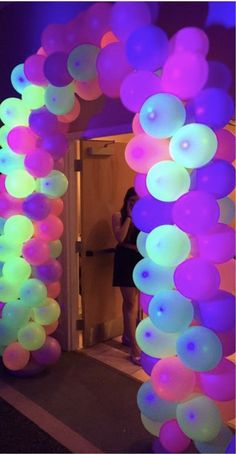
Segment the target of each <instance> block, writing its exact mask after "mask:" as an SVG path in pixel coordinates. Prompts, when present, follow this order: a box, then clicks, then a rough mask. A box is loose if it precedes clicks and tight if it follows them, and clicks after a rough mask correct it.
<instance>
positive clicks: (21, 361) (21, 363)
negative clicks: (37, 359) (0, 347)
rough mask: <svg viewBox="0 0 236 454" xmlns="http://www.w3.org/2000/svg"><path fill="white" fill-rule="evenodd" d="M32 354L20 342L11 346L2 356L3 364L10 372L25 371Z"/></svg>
mask: <svg viewBox="0 0 236 454" xmlns="http://www.w3.org/2000/svg"><path fill="white" fill-rule="evenodd" d="M29 359H30V352H29V351H28V350H26V349H25V348H23V347H22V345H20V344H19V342H12V343H11V344H9V345H8V346H7V347H6V348H5V350H4V352H3V355H2V360H3V364H4V365H5V366H6V367H7V369H10V370H20V369H23V368H24V367H25V366H26V365H27V364H28V362H29Z"/></svg>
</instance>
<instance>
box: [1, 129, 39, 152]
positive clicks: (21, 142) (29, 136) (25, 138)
mask: <svg viewBox="0 0 236 454" xmlns="http://www.w3.org/2000/svg"><path fill="white" fill-rule="evenodd" d="M36 141H37V136H36V135H35V134H34V132H33V131H32V129H30V128H28V127H27V126H16V127H15V128H13V129H11V130H10V131H9V133H8V136H7V142H8V145H9V147H10V148H11V149H12V150H13V151H14V152H15V153H19V154H27V153H32V152H33V151H34V149H35V146H36Z"/></svg>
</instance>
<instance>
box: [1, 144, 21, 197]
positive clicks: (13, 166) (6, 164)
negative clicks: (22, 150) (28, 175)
mask: <svg viewBox="0 0 236 454" xmlns="http://www.w3.org/2000/svg"><path fill="white" fill-rule="evenodd" d="M18 169H24V157H23V156H20V155H17V154H16V153H14V152H13V151H11V150H10V149H9V148H2V149H1V153H0V172H2V173H3V174H5V175H9V174H10V173H11V172H12V171H13V170H18ZM4 186H5V182H4ZM5 191H6V188H5Z"/></svg>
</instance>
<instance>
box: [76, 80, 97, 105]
mask: <svg viewBox="0 0 236 454" xmlns="http://www.w3.org/2000/svg"><path fill="white" fill-rule="evenodd" d="M75 92H76V93H77V95H79V96H80V98H82V99H84V100H85V101H93V100H94V99H97V98H99V97H100V96H101V95H102V90H101V88H100V85H99V83H98V79H92V80H88V81H80V80H76V81H75Z"/></svg>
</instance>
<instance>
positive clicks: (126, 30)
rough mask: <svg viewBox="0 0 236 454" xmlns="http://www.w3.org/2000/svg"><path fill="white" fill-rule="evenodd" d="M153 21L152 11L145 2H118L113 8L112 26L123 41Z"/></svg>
mask: <svg viewBox="0 0 236 454" xmlns="http://www.w3.org/2000/svg"><path fill="white" fill-rule="evenodd" d="M150 22H151V13H150V10H149V8H148V4H146V3H145V2H125V3H123V2H116V3H115V4H114V5H113V8H112V15H111V28H112V31H113V33H114V34H115V35H116V36H117V37H118V39H119V40H121V41H126V40H127V38H128V37H129V36H130V34H131V33H132V32H133V31H135V30H137V29H139V28H140V27H142V26H143V25H148V24H150Z"/></svg>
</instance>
